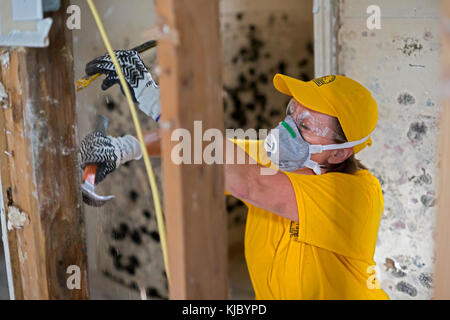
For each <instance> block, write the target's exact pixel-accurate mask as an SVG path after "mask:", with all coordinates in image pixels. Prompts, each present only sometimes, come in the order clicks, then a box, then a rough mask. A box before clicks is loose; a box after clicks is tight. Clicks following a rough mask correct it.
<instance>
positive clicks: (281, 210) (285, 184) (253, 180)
mask: <svg viewBox="0 0 450 320" xmlns="http://www.w3.org/2000/svg"><path fill="white" fill-rule="evenodd" d="M225 146H226V148H225V151H226V161H225V190H226V191H228V192H229V193H230V194H232V195H233V196H235V197H236V198H238V199H241V200H243V201H245V202H247V203H250V204H252V205H254V206H257V207H259V208H261V209H264V210H267V211H270V212H273V213H275V214H277V215H279V216H282V217H284V218H287V219H289V220H292V221H296V222H298V209H297V202H296V199H295V193H294V188H293V187H292V184H291V181H290V180H289V178H288V177H287V176H286V175H285V174H284V173H283V172H281V171H275V170H273V172H272V173H274V174H272V175H262V174H261V169H264V170H265V171H266V172H267V171H269V170H272V169H270V168H265V167H263V166H261V165H260V164H250V163H249V159H250V158H249V156H248V155H247V153H245V151H244V150H242V149H241V148H240V147H239V146H237V145H236V144H234V143H233V142H231V141H229V140H227V139H225ZM233 155H234V159H233ZM239 157H241V159H245V164H238V163H237V161H236V158H238V159H239Z"/></svg>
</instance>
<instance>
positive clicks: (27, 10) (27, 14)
mask: <svg viewBox="0 0 450 320" xmlns="http://www.w3.org/2000/svg"><path fill="white" fill-rule="evenodd" d="M12 17H13V20H14V21H30V20H42V18H43V9H42V0H14V1H13V2H12Z"/></svg>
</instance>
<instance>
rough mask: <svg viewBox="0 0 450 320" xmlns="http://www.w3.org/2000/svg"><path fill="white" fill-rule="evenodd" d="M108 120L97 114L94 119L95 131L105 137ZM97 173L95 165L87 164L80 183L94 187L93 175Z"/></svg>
mask: <svg viewBox="0 0 450 320" xmlns="http://www.w3.org/2000/svg"><path fill="white" fill-rule="evenodd" d="M108 126H109V120H108V118H107V117H105V116H103V115H101V114H98V115H97V116H96V117H95V131H99V132H100V133H102V134H104V135H106V132H107V131H108ZM96 173H97V164H89V165H87V166H86V168H84V174H83V179H81V182H84V181H85V180H87V181H89V182H90V183H91V184H93V185H95V174H96Z"/></svg>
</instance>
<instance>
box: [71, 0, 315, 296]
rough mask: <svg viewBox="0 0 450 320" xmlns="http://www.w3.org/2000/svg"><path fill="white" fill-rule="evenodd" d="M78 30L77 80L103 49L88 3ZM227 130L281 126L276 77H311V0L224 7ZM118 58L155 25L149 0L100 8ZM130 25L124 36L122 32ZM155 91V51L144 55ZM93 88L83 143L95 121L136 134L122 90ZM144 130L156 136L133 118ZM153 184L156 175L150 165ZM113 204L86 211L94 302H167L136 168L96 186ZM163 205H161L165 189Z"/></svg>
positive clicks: (234, 210)
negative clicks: (101, 116) (103, 118)
mask: <svg viewBox="0 0 450 320" xmlns="http://www.w3.org/2000/svg"><path fill="white" fill-rule="evenodd" d="M72 2H73V3H74V4H77V5H79V6H80V8H81V13H82V21H81V22H82V27H81V30H77V31H75V32H74V58H75V75H76V78H77V79H78V78H79V77H81V76H83V73H84V67H85V64H86V63H87V62H88V61H89V60H91V59H93V58H94V57H97V56H99V55H102V54H104V53H105V49H104V46H103V43H102V40H101V38H100V35H99V34H98V32H97V28H96V26H95V23H94V21H93V20H92V17H91V14H90V12H89V8H88V7H87V5H86V3H85V1H82V0H74V1H72ZM220 4H221V31H222V44H223V77H224V79H223V80H224V81H223V82H224V111H225V128H243V129H247V128H255V129H259V128H271V127H273V126H275V125H276V124H277V123H278V122H279V121H280V120H281V119H282V118H283V117H284V114H285V113H284V112H285V108H286V104H287V101H288V98H287V97H286V96H284V95H282V94H280V93H278V92H276V90H275V89H274V88H273V85H272V77H273V75H274V74H275V73H276V72H281V73H286V74H289V75H291V76H294V77H298V78H300V79H303V80H309V79H310V78H311V77H312V76H313V66H314V61H313V39H312V37H313V23H312V19H313V18H312V1H309V0H308V1H301V2H299V1H296V0H280V1H278V2H277V3H276V4H275V3H273V1H269V0H244V1H243V0H221V2H220ZM97 6H98V9H99V11H100V13H101V17H102V19H103V22H104V23H105V26H106V28H107V31H108V35H109V36H110V38H111V41H112V45H113V47H114V48H117V49H124V48H130V47H133V46H135V45H138V44H140V43H142V42H144V41H147V40H148V39H146V38H145V37H144V35H143V33H142V32H143V31H144V30H146V29H149V28H151V27H152V26H154V24H155V22H156V16H155V9H154V4H153V2H152V1H140V0H131V1H126V2H124V1H120V0H109V1H108V2H102V1H99V2H98V3H97ZM125 25H126V28H125V27H124V26H125ZM142 57H143V60H144V62H145V64H146V65H147V66H149V67H150V71H151V72H152V75H153V76H154V78H155V80H156V81H157V82H158V77H157V74H156V73H155V66H156V63H157V60H156V59H157V54H156V51H153V52H150V53H146V54H143V55H142ZM100 86H101V80H96V81H95V82H94V83H93V84H92V85H90V86H89V87H88V88H86V89H85V90H83V91H81V92H80V93H78V94H77V108H78V112H77V116H78V125H79V139H80V140H81V139H82V138H83V137H84V136H85V135H86V134H88V133H89V132H90V131H91V130H92V128H93V126H94V119H95V114H96V113H101V114H104V115H106V116H108V117H109V119H110V122H111V125H110V129H109V134H111V135H114V136H117V135H123V134H127V133H134V132H135V131H134V127H133V124H132V120H131V117H130V115H129V111H128V107H127V105H126V101H125V99H124V97H123V96H122V94H121V92H120V90H119V88H118V86H114V87H113V88H111V89H109V90H108V91H107V92H103V91H101V89H100ZM138 113H139V117H140V121H141V124H142V125H143V127H144V128H145V129H150V128H152V127H154V125H153V121H152V120H149V118H147V117H146V116H145V115H144V114H143V113H142V112H140V111H139V112H138ZM152 164H153V166H154V171H155V174H156V176H157V180H158V183H159V184H160V183H161V179H160V177H161V168H160V161H159V160H158V159H152ZM98 190H99V192H100V193H101V194H114V195H116V199H115V200H114V201H113V202H111V203H108V204H107V205H105V206H104V207H102V208H98V209H93V208H89V207H87V206H85V213H86V220H87V234H88V251H89V252H88V256H89V267H90V273H91V274H90V279H91V283H92V291H93V297H94V298H120V299H127V298H133V299H136V298H138V299H139V298H142V297H146V298H148V299H161V298H163V299H164V298H167V294H168V292H167V281H166V277H165V273H164V271H163V261H162V254H161V249H160V242H159V235H158V230H157V226H156V218H155V214H154V209H153V202H152V198H151V193H150V190H149V187H148V182H147V178H146V175H145V168H144V164H143V162H142V161H132V162H130V163H129V164H126V165H124V166H123V167H121V168H120V169H119V170H117V171H116V172H115V173H113V174H111V175H110V176H108V178H107V179H106V180H105V182H103V183H102V184H101V186H100V187H99V189H98ZM160 192H161V199H162V198H163V194H162V190H161V188H160ZM227 210H228V213H229V230H230V234H229V239H230V243H231V244H234V243H238V242H240V241H242V240H243V237H244V229H243V227H244V226H245V216H246V211H247V210H246V207H245V206H244V205H243V204H242V202H240V201H238V200H236V199H234V198H232V197H227Z"/></svg>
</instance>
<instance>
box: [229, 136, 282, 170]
mask: <svg viewBox="0 0 450 320" xmlns="http://www.w3.org/2000/svg"><path fill="white" fill-rule="evenodd" d="M229 140H230V141H231V142H233V143H235V144H236V145H237V146H238V147H240V148H241V149H243V150H244V151H245V153H247V154H248V156H249V157H250V158H251V161H254V162H253V163H258V164H260V165H263V166H265V167H271V166H273V167H274V169H276V167H275V165H273V164H272V162H271V161H270V159H269V157H268V156H267V153H266V150H265V149H264V140H249V139H229Z"/></svg>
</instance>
